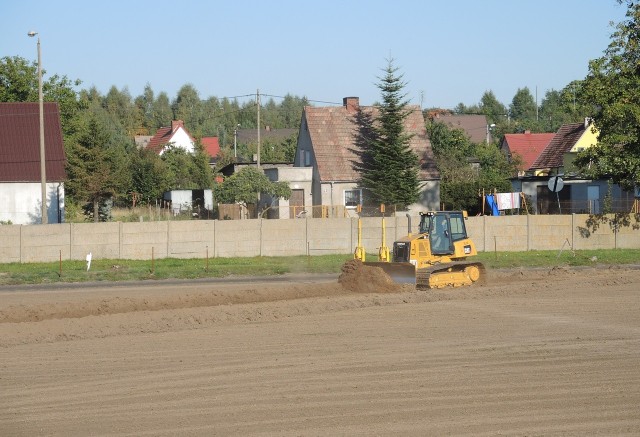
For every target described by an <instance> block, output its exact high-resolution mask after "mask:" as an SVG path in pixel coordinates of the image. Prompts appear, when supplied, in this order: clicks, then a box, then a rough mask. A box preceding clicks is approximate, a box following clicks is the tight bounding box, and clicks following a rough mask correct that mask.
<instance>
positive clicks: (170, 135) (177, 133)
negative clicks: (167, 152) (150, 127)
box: [146, 120, 195, 155]
mask: <svg viewBox="0 0 640 437" xmlns="http://www.w3.org/2000/svg"><path fill="white" fill-rule="evenodd" d="M169 144H172V145H174V146H175V147H180V148H181V149H184V150H186V151H187V152H189V153H193V152H194V145H195V139H194V138H193V137H192V136H191V134H190V133H189V132H187V130H186V129H185V128H184V122H183V121H182V120H174V121H172V122H171V126H166V127H161V128H160V129H158V130H157V131H156V133H155V135H154V136H153V137H152V138H151V139H150V140H149V142H148V143H147V147H146V148H147V149H149V150H151V151H153V152H155V153H157V154H158V155H162V154H163V153H164V148H165V147H166V146H167V145H169Z"/></svg>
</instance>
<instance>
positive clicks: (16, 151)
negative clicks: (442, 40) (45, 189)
mask: <svg viewBox="0 0 640 437" xmlns="http://www.w3.org/2000/svg"><path fill="white" fill-rule="evenodd" d="M44 145H45V158H46V167H45V169H46V177H47V182H62V181H64V180H65V179H66V177H67V175H66V172H65V168H64V167H65V164H66V161H67V160H66V156H65V154H64V144H63V141H62V128H61V126H60V112H59V109H58V104H57V103H54V102H45V103H44ZM0 182H41V177H40V105H39V103H30V102H29V103H26V102H21V103H0Z"/></svg>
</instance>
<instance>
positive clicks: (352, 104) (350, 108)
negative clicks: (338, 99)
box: [342, 97, 360, 112]
mask: <svg viewBox="0 0 640 437" xmlns="http://www.w3.org/2000/svg"><path fill="white" fill-rule="evenodd" d="M342 104H343V105H344V107H345V108H347V112H356V111H357V110H358V108H360V98H358V97H345V98H344V99H342Z"/></svg>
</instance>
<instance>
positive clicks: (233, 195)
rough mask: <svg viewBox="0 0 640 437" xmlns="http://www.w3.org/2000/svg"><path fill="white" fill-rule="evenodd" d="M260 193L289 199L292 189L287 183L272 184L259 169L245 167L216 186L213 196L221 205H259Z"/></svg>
mask: <svg viewBox="0 0 640 437" xmlns="http://www.w3.org/2000/svg"><path fill="white" fill-rule="evenodd" d="M258 193H263V194H267V195H270V196H272V197H276V198H284V199H289V198H290V197H291V188H290V187H289V184H288V183H287V182H281V181H280V182H272V181H270V180H269V178H268V177H267V176H266V175H265V174H264V173H263V172H262V171H260V170H259V169H257V168H255V167H245V168H243V169H242V170H240V171H239V172H238V173H235V174H233V175H231V176H229V177H228V178H226V179H225V180H224V182H222V183H220V184H216V185H214V191H213V195H214V198H215V199H216V201H217V202H219V203H236V202H243V203H245V204H250V203H257V201H258Z"/></svg>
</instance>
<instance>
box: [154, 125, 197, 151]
mask: <svg viewBox="0 0 640 437" xmlns="http://www.w3.org/2000/svg"><path fill="white" fill-rule="evenodd" d="M169 143H171V144H173V145H174V146H175V147H180V148H181V149H184V150H186V151H187V152H189V153H194V152H195V146H194V144H193V141H191V138H190V137H189V135H188V134H187V132H185V130H184V129H183V128H178V130H176V132H175V133H174V134H173V136H172V137H171V140H170V141H169ZM163 153H164V150H162V151H161V152H160V155H162V154H163Z"/></svg>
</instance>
